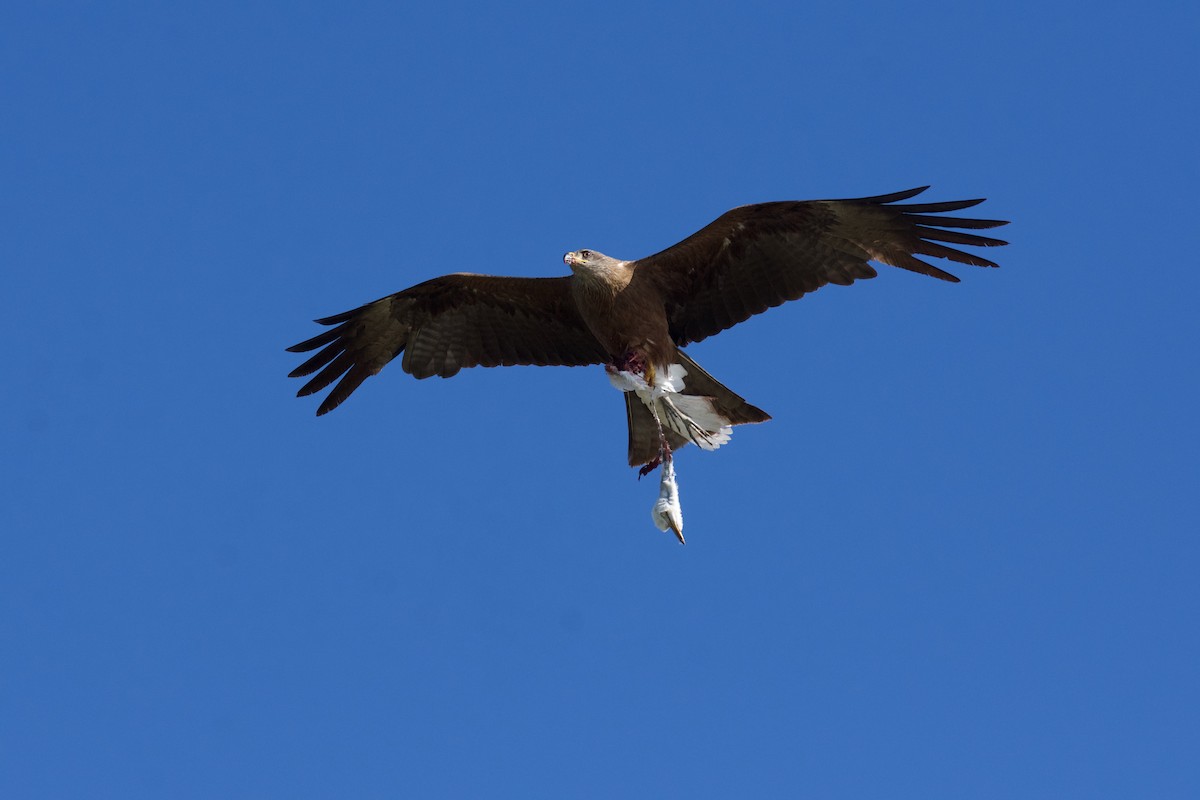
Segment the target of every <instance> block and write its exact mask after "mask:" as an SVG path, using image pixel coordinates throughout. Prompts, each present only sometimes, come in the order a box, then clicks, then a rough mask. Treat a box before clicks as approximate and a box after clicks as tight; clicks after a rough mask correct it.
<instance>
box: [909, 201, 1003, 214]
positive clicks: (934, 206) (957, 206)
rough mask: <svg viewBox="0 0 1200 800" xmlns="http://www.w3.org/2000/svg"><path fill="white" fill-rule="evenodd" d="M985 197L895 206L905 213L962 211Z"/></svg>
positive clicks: (975, 204)
mask: <svg viewBox="0 0 1200 800" xmlns="http://www.w3.org/2000/svg"><path fill="white" fill-rule="evenodd" d="M985 199H986V198H984V197H980V198H977V199H975V200H947V201H945V202H942V203H910V204H908V205H898V206H895V208H897V209H899V210H900V211H903V212H904V213H905V214H908V213H909V212H913V213H917V214H921V213H925V214H933V213H937V212H940V211H962V210H963V209H964V208H971V207H972V206H977V205H979V204H980V203H982V202H983V201H984V200H985Z"/></svg>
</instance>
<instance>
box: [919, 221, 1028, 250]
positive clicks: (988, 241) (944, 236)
mask: <svg viewBox="0 0 1200 800" xmlns="http://www.w3.org/2000/svg"><path fill="white" fill-rule="evenodd" d="M917 234H918V235H919V236H920V237H921V238H922V239H933V240H935V241H939V242H952V243H953V244H966V245H971V246H972V247H1003V246H1004V245H1006V244H1008V242H1006V241H1004V240H1003V239H992V238H991V237H988V236H979V235H977V234H974V233H959V232H958V231H943V230H939V229H937V228H928V227H925V226H923V225H918V226H917Z"/></svg>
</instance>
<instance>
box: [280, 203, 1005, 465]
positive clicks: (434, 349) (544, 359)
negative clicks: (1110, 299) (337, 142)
mask: <svg viewBox="0 0 1200 800" xmlns="http://www.w3.org/2000/svg"><path fill="white" fill-rule="evenodd" d="M926 188H928V187H922V188H919V189H911V190H909V191H905V192H897V193H895V194H890V195H881V196H878V197H865V198H859V199H853V200H811V201H784V202H775V203H761V204H757V205H749V206H742V207H740V208H735V209H733V210H732V211H729V212H727V213H725V214H723V215H721V216H720V217H718V218H717V219H716V220H714V221H713V222H712V223H710V224H709V225H707V226H705V227H704V228H702V229H701V230H699V231H697V232H696V233H694V234H692V235H691V236H689V237H688V238H686V239H684V240H683V241H682V242H679V243H678V244H675V245H672V246H671V247H668V248H667V249H666V250H663V251H661V252H659V253H656V254H655V255H652V256H648V257H647V258H643V259H639V260H637V261H620V260H618V259H613V258H610V257H608V256H605V255H603V254H601V253H597V252H594V251H588V250H580V251H576V252H573V253H568V254H567V255H566V256H565V257H564V260H565V261H566V263H567V264H568V265H570V267H571V270H572V272H573V273H574V274H573V275H569V276H564V277H559V278H511V277H497V276H490V275H472V274H466V273H457V274H453V275H444V276H442V277H440V278H434V279H433V280H430V281H426V282H425V283H422V284H418V285H417V286H414V287H412V288H410V289H405V290H404V291H402V292H397V293H396V294H393V295H388V296H387V297H384V298H381V299H379V300H376V301H375V302H373V303H368V304H367V305H365V306H362V307H360V308H357V309H354V310H353V311H347V312H345V313H343V314H338V315H336V316H333V317H327V318H325V319H319V320H317V322H319V323H320V324H322V325H329V326H333V327H332V328H331V329H330V330H328V331H325V332H324V333H321V334H320V335H318V336H315V337H313V338H311V339H308V340H307V341H304V342H301V343H299V344H297V345H293V346H292V347H289V348H288V350H290V351H292V352H308V351H311V350H317V349H318V348H323V349H321V350H320V351H319V352H318V353H317V354H316V355H314V356H313V357H311V358H309V359H308V360H307V361H306V362H304V363H303V364H301V365H300V366H299V367H298V368H296V369H295V370H293V371H292V373H291V376H290V377H303V376H308V375H312V374H313V373H316V375H315V376H314V377H312V378H311V379H310V380H309V381H308V382H307V383H306V384H305V385H304V386H303V387H302V388H301V389H300V391H299V393H298V394H299V396H305V395H310V394H314V393H316V392H319V391H321V390H322V389H324V388H326V387H327V386H330V385H331V384H333V383H334V382H335V381H337V384H336V386H334V388H333V391H331V392H330V393H329V395H328V396H326V398H325V399H324V400H323V401H322V403H321V405H320V407H319V408H318V409H317V414H318V415H320V414H324V413H326V412H328V411H330V410H332V409H333V408H335V407H337V405H338V404H340V403H341V402H342V401H343V400H345V399H346V398H347V397H348V396H349V395H350V393H351V392H353V391H354V390H355V389H356V388H358V386H359V385H360V384H361V383H362V382H363V381H364V380H366V378H367V377H369V376H371V375H374V374H375V373H377V372H379V370H381V369H382V368H383V367H384V365H385V364H387V363H388V362H389V361H391V360H392V359H393V358H395V357H396V356H398V355H400V354H401V353H403V354H404V355H403V359H402V360H401V368H402V369H403V370H404V371H405V372H408V373H410V374H411V375H413V376H415V377H417V378H428V377H430V376H433V375H440V376H441V377H444V378H448V377H450V376H451V375H454V374H455V373H457V372H458V371H459V370H460V369H462V368H464V367H474V366H484V367H495V366H511V365H514V364H535V365H558V366H582V365H586V364H606V365H608V366H609V367H610V368H611V369H625V370H632V371H634V372H637V373H639V374H641V373H643V372H644V374H645V375H646V376H647V381H648V382H649V383H653V380H652V376H654V375H655V374H658V373H660V372H662V371H663V370H666V369H668V368H669V367H670V365H672V364H682V365H683V367H684V369H685V370H686V371H687V377H686V378H685V379H684V390H683V394H690V395H695V396H701V397H706V398H710V399H711V400H712V407H713V409H714V410H715V411H716V412H717V413H718V414H719V415H720V416H722V417H724V419H725V420H726V421H727V422H728V424H730V425H739V424H743V423H747V422H761V421H763V420H766V419H769V417H768V415H767V414H766V413H765V412H763V411H761V410H760V409H757V408H755V407H754V406H752V405H749V404H748V403H746V402H745V400H743V399H742V398H741V397H738V396H737V395H736V394H734V393H733V392H731V391H730V390H729V389H727V388H726V387H724V386H722V385H721V384H720V383H718V382H717V381H716V380H715V379H713V378H712V376H710V375H708V373H706V372H704V371H703V370H702V369H700V368H699V366H698V365H696V364H695V362H693V361H691V359H689V358H688V357H687V356H686V355H685V354H684V353H683V352H682V351H680V350H679V349H678V348H680V347H683V346H684V345H687V344H690V343H692V342H698V341H700V340H702V339H705V338H707V337H709V336H712V335H713V334H715V333H719V332H720V331H723V330H725V329H726V328H729V327H731V326H733V325H736V324H737V323H739V322H742V321H743V320H746V319H748V318H749V317H751V316H753V315H754V314H758V313H761V312H763V311H765V310H767V309H768V308H771V307H773V306H777V305H779V304H781V303H784V302H786V301H788V300H795V299H797V298H799V297H801V296H803V295H804V294H807V293H808V292H812V291H815V290H817V289H819V288H820V287H822V286H824V285H825V284H827V283H836V284H841V285H849V284H851V283H853V282H854V281H855V280H857V279H862V278H873V277H875V275H876V272H875V270H874V269H873V268H872V267H871V266H870V264H869V263H868V262H872V261H874V262H878V263H882V264H889V265H892V266H896V267H901V268H903V269H907V270H912V271H913V272H920V273H922V274H925V275H930V276H932V277H935V278H940V279H942V280H947V281H957V280H958V278H956V277H954V276H953V275H950V274H949V273H947V272H944V271H942V270H941V269H939V268H937V267H935V266H933V265H931V264H928V263H926V262H925V261H923V260H921V259H920V258H919V256H926V257H931V258H941V259H946V260H948V261H953V262H957V263H960V264H969V265H972V266H979V267H995V266H996V264H995V263H994V262H992V261H989V260H988V259H985V258H981V257H979V256H976V255H973V254H970V253H966V252H963V251H961V250H958V249H955V248H954V247H951V246H950V245H966V246H972V247H993V246H997V245H1003V244H1005V242H1003V241H1000V240H999V239H992V238H989V237H986V236H980V235H978V234H975V233H963V232H961V230H963V229H965V230H974V229H983V228H993V227H997V226H999V225H1004V224H1006V223H1004V222H1002V221H999V220H985V219H964V218H960V217H949V216H939V215H940V214H943V213H944V212H948V211H959V210H962V209H966V208H970V207H971V206H974V205H977V204H979V203H981V202H983V201H982V200H958V201H950V202H942V203H912V204H907V205H897V203H899V202H900V201H903V200H907V199H909V198H912V197H914V196H915V195H917V194H920V193H921V192H923V191H924V190H925V189H926ZM947 229H959V230H947ZM943 242H944V243H945V244H943ZM626 411H627V415H628V419H629V461H630V463H631V464H633V465H638V464H644V463H647V462H651V461H652V460H653V459H654V458H655V457H656V454H657V452H658V438H657V432H656V429H655V427H654V422H653V418H652V417H651V415H650V412H649V410H648V408H647V407H646V406H645V405H643V404H642V403H640V402H638V401H637V400H636V399H635V398H634V395H633V393H632V392H630V393H627V394H626ZM667 436H668V439H670V440H671V442H670V443H671V444H672V445H673V446H678V445H682V444H684V443H686V442H687V441H688V438H686V437H684V436H682V435H680V434H678V433H676V432H672V431H667Z"/></svg>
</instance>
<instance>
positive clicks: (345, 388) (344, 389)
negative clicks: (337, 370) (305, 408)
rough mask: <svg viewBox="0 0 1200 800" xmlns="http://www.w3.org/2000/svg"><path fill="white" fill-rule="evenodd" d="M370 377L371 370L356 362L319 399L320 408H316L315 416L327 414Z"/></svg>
mask: <svg viewBox="0 0 1200 800" xmlns="http://www.w3.org/2000/svg"><path fill="white" fill-rule="evenodd" d="M369 377H371V370H369V369H367V368H366V367H364V366H362V365H361V364H356V365H355V366H354V367H352V368H351V369H350V371H349V372H347V373H346V377H344V378H342V379H341V380H340V381H338V385H337V386H335V387H333V391H332V392H330V393H329V394H328V395H326V396H325V399H324V400H322V401H321V406H320V408H318V409H317V416H318V417H319V416H321V415H322V414H328V413H329V412H330V411H333V410H334V409H335V408H337V407H338V406H340V405H341V404H342V401H343V400H345V399H346V398H347V397H349V396H350V393H351V392H353V391H354V390H355V389H357V388H358V387H359V386H360V385H361V384H362V382H363V381H365V380H366V379H367V378H369Z"/></svg>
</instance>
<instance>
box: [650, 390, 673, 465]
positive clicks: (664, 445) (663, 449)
mask: <svg viewBox="0 0 1200 800" xmlns="http://www.w3.org/2000/svg"><path fill="white" fill-rule="evenodd" d="M650 416H652V417H654V427H656V428H658V459H657V460H658V462H659V463H661V464H670V463H671V457H672V456H671V443H670V442H669V441H667V432H666V431H665V430H663V424H662V420H661V419H659V416H658V408H657V407H655V405H654V403H650ZM651 469H653V467H651Z"/></svg>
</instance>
